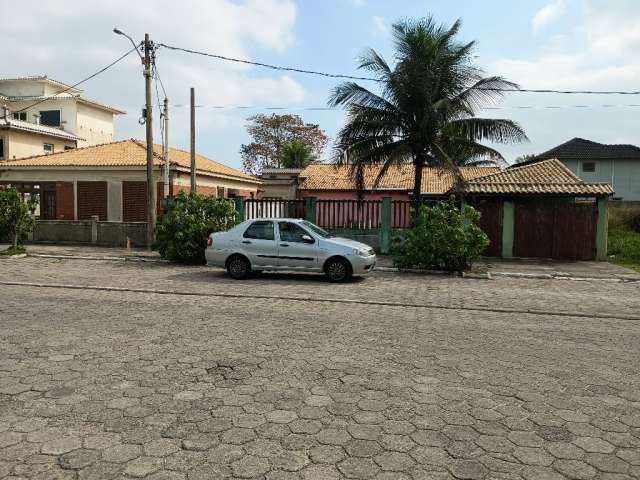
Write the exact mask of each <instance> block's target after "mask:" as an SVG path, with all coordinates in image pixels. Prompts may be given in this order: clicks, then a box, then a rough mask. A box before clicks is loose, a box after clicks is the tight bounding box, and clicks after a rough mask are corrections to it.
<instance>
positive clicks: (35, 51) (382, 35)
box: [0, 0, 640, 167]
mask: <svg viewBox="0 0 640 480" xmlns="http://www.w3.org/2000/svg"><path fill="white" fill-rule="evenodd" d="M2 1H3V2H6V5H4V6H3V12H4V14H5V15H6V17H7V18H11V22H5V23H4V24H3V34H2V36H3V41H2V47H1V49H0V50H1V51H2V57H3V61H2V62H1V64H0V77H14V76H19V75H48V76H49V77H51V78H54V79H56V80H60V81H62V82H65V83H67V84H73V83H75V82H77V81H79V80H80V79H82V78H84V77H86V76H88V75H89V74H91V73H94V72H95V71H97V70H99V69H100V68H102V67H104V66H106V65H107V64H109V63H111V62H112V61H113V60H115V59H116V58H118V57H119V56H120V55H122V54H123V53H124V52H126V51H127V50H128V49H129V48H130V44H129V42H128V41H127V40H126V38H124V37H122V36H117V35H115V34H114V33H113V32H112V29H113V28H114V27H118V28H119V29H121V30H123V31H125V32H127V33H128V34H129V35H131V36H132V37H134V38H135V39H136V40H142V38H143V37H144V33H149V34H150V35H151V38H152V40H154V41H155V42H157V43H165V44H167V45H175V46H180V47H184V48H188V49H192V50H199V51H206V52H211V53H215V54H219V55H224V56H230V57H237V58H243V59H248V60H252V61H257V62H264V63H272V64H277V65H285V66H293V67H298V68H303V69H309V70H320V71H326V72H330V73H341V74H347V75H362V72H358V70H357V68H356V66H357V58H358V56H359V55H360V54H361V53H362V51H363V50H364V49H365V48H369V47H371V48H374V49H375V50H377V51H378V52H380V53H381V54H382V55H383V56H384V57H385V58H387V59H389V61H391V62H392V61H393V48H392V39H391V35H390V26H391V25H392V24H393V23H394V22H395V21H397V20H399V19H402V18H419V17H424V16H427V15H432V16H433V17H434V18H435V19H436V20H437V21H438V22H442V23H445V24H451V23H452V22H453V21H455V20H456V19H458V18H460V19H461V20H462V22H463V26H462V30H461V33H460V40H461V41H471V40H475V41H476V42H477V47H476V53H475V54H476V61H477V63H478V65H479V66H480V67H482V68H483V69H484V71H485V72H486V73H487V74H491V75H502V76H504V77H506V78H507V79H508V80H511V81H514V82H517V83H518V84H519V85H520V86H521V87H522V88H529V89H540V88H542V89H579V90H585V89H597V90H640V61H639V60H638V55H637V52H638V51H639V50H640V2H638V1H637V0H520V1H517V2H514V1H513V0H489V1H485V2H478V1H477V0H458V1H456V2H452V1H450V0H429V1H427V0H394V1H393V2H390V1H388V0H298V1H295V0H182V1H180V2H176V1H174V0H154V1H151V0H136V1H131V0H109V1H107V2H104V1H101V2H98V1H93V0H65V2H63V5H64V7H63V8H61V4H60V3H59V2H54V1H51V0H22V1H21V2H9V1H8V0H2ZM157 67H158V71H159V73H160V77H161V79H162V81H163V84H164V87H165V89H166V92H167V96H168V98H169V100H170V105H171V110H170V119H171V127H170V144H171V146H173V147H177V148H184V149H188V148H189V108H188V103H189V88H190V87H194V88H195V89H196V104H198V105H200V106H199V107H198V108H197V111H196V124H197V134H196V143H197V149H198V151H199V153H202V154H204V155H205V156H207V157H209V158H211V159H214V160H217V161H220V162H222V163H225V164H228V165H231V166H234V167H240V165H241V160H240V155H239V153H238V151H239V149H240V145H241V144H242V143H247V142H249V141H250V139H249V137H248V135H247V133H246V129H245V125H246V118H247V117H248V116H250V115H252V114H256V113H273V112H274V111H272V110H266V109H265V108H266V107H283V109H282V110H278V111H276V113H283V112H289V113H294V114H298V115H300V116H301V117H302V118H303V119H304V120H305V121H306V122H311V123H317V124H319V125H320V127H321V128H322V129H324V130H325V131H326V132H327V134H328V135H329V136H330V137H331V138H335V136H336V133H337V131H338V130H339V128H340V126H341V125H342V124H343V123H344V120H345V118H344V113H343V112H342V111H340V110H335V111H313V110H305V109H307V108H315V107H325V106H326V102H327V98H328V96H329V94H330V92H331V90H332V89H333V88H334V87H335V86H336V85H337V83H338V81H336V80H335V79H329V78H322V77H313V76H309V75H303V74H297V73H291V72H278V71H273V70H268V69H264V68H261V67H253V66H248V65H242V64H237V63H229V62H224V61H221V60H215V59H211V58H206V57H199V56H194V55H188V54H185V53H181V52H176V51H171V50H167V49H166V48H161V49H159V50H158V53H157ZM365 76H366V75H365ZM81 88H83V89H84V96H86V97H87V98H90V99H95V100H98V101H100V102H103V103H107V104H109V105H113V106H117V107H119V108H122V109H124V110H126V111H127V114H126V115H123V116H119V117H116V120H115V131H116V134H115V137H116V139H123V138H130V137H133V138H139V139H143V138H144V137H145V132H144V126H141V125H140V124H139V123H138V118H139V117H140V110H141V108H142V106H143V104H144V80H143V76H142V67H141V65H140V60H139V58H138V57H137V56H136V55H135V54H132V55H129V57H127V58H126V59H125V60H123V61H122V62H120V63H118V64H117V65H116V66H114V67H113V68H111V69H109V70H107V71H106V72H105V73H103V74H101V75H99V76H98V77H96V78H94V79H92V80H90V81H88V82H86V83H85V84H83V85H82V86H81ZM160 96H161V97H162V96H163V94H162V92H160ZM155 101H156V100H155V94H154V102H155ZM638 104H640V98H638V97H636V96H601V95H598V96H586V95H553V94H531V93H516V94H510V95H509V96H508V97H507V98H505V99H504V100H503V101H502V102H501V103H500V104H498V105H496V106H497V107H500V109H499V110H495V109H492V110H485V111H483V112H481V114H480V115H481V116H486V117H500V118H510V119H513V120H516V121H517V122H519V123H520V124H521V125H522V126H523V127H524V129H525V131H526V133H527V135H528V137H529V139H530V142H528V143H523V144H518V145H509V146H500V147H499V150H500V151H501V152H502V153H503V154H504V156H505V157H506V158H507V160H508V161H510V162H513V161H514V159H515V158H516V157H517V156H519V155H523V154H530V153H539V152H542V151H545V150H547V149H549V148H551V147H554V146H556V145H558V144H560V143H562V142H565V141H567V140H569V139H571V138H573V137H583V138H587V139H590V140H594V141H598V142H603V143H634V144H640V138H639V136H640V106H638V107H633V106H629V105H638ZM603 105H614V106H608V107H605V106H603ZM214 106H224V107H225V108H222V109H220V108H213V107H214ZM584 106H587V107H584ZM237 107H249V108H237ZM524 107H526V108H524ZM549 107H560V108H549ZM157 114H158V110H157V108H156V109H155V110H154V122H155V126H156V132H155V136H154V139H155V140H156V142H157V143H159V142H160V137H159V130H158V129H157V126H158V123H159V122H158V119H159V117H158V116H157ZM330 153H331V150H330V148H328V149H327V151H326V152H325V159H326V158H329V156H330Z"/></svg>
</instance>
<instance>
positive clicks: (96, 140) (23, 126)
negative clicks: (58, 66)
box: [0, 76, 125, 160]
mask: <svg viewBox="0 0 640 480" xmlns="http://www.w3.org/2000/svg"><path fill="white" fill-rule="evenodd" d="M81 94H82V90H80V89H78V88H71V87H70V86H69V85H65V84H64V83H61V82H58V81H56V80H52V79H50V78H48V77H46V76H29V77H16V78H0V107H2V110H0V160H14V159H19V158H25V157H30V156H34V155H42V154H43V153H44V154H48V153H54V152H60V151H64V150H68V149H71V148H76V147H86V146H91V145H98V144H103V143H109V142H112V141H113V117H114V115H120V114H123V113H125V112H124V111H122V110H119V109H117V108H114V107H110V106H108V105H104V104H102V103H100V102H96V101H95V100H89V99H86V98H84V97H82V96H81Z"/></svg>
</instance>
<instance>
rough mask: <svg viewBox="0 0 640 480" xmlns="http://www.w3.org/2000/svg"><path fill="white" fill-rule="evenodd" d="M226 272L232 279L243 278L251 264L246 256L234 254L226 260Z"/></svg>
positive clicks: (248, 271) (246, 275) (249, 269)
mask: <svg viewBox="0 0 640 480" xmlns="http://www.w3.org/2000/svg"><path fill="white" fill-rule="evenodd" d="M227 272H228V273H229V276H230V277H231V278H233V279H234V280H244V279H245V278H247V277H248V276H249V274H250V273H251V265H250V264H249V261H248V260H247V259H246V258H244V257H241V256H240V255H236V256H233V257H231V258H230V259H229V261H228V262H227Z"/></svg>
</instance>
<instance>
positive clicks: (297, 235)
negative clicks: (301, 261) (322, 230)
mask: <svg viewBox="0 0 640 480" xmlns="http://www.w3.org/2000/svg"><path fill="white" fill-rule="evenodd" d="M278 229H279V230H280V241H282V242H300V243H302V237H303V235H309V233H308V232H307V231H306V230H305V229H304V228H301V227H299V226H298V225H296V224H295V223H291V222H280V223H278Z"/></svg>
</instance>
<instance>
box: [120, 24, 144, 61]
mask: <svg viewBox="0 0 640 480" xmlns="http://www.w3.org/2000/svg"><path fill="white" fill-rule="evenodd" d="M113 33H115V34H116V35H122V36H123V37H126V38H128V39H129V41H130V42H131V45H133V47H134V48H135V49H136V53H137V54H138V56H139V57H140V58H141V59H142V58H143V57H142V54H141V53H140V51H139V50H138V49H139V48H140V45H142V42H140V43H136V42H134V41H133V38H131V37H130V36H129V35H127V34H126V33H124V32H123V31H122V30H120V29H119V28H114V29H113Z"/></svg>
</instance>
